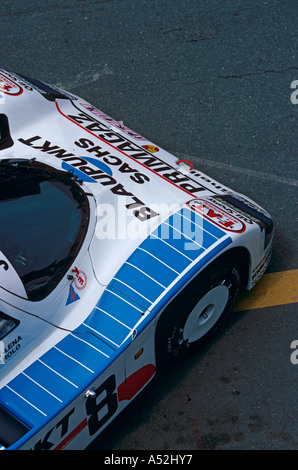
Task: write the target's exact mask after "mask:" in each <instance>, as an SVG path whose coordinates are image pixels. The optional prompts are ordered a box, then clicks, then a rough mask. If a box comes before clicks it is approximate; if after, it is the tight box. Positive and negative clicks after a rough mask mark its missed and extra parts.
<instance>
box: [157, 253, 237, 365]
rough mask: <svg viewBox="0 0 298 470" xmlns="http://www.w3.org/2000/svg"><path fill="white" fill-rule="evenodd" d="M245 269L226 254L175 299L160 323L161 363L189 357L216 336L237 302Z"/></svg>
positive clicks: (159, 359)
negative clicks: (212, 336)
mask: <svg viewBox="0 0 298 470" xmlns="http://www.w3.org/2000/svg"><path fill="white" fill-rule="evenodd" d="M242 268H243V265H242V263H241V260H240V259H238V260H237V259H236V258H234V259H233V258H232V259H231V257H229V256H225V255H224V256H223V257H222V258H221V259H220V260H218V261H215V262H213V263H211V264H210V265H209V266H208V267H207V268H205V269H204V270H203V271H202V272H201V273H200V274H198V275H197V276H196V278H195V279H193V280H192V281H191V282H190V283H189V284H188V285H187V286H186V287H185V288H184V289H183V291H182V292H180V293H179V294H178V295H177V296H176V297H175V298H174V299H173V300H172V302H171V303H170V304H169V305H168V306H167V307H166V308H165V310H164V311H163V313H162V314H161V317H160V319H159V321H158V324H157V329H156V356H157V357H156V361H157V364H160V365H162V364H165V363H168V362H169V360H171V359H172V360H173V359H176V358H181V357H185V356H186V355H188V354H190V353H191V352H193V350H194V349H196V348H197V347H198V346H199V345H202V343H203V342H205V341H207V340H208V339H209V337H210V336H211V335H213V334H214V332H215V331H216V330H217V329H218V327H219V326H220V325H221V323H222V321H223V320H224V319H225V317H226V315H227V314H228V313H229V311H230V310H231V307H232V305H233V303H234V302H235V299H236V297H237V294H238V292H239V290H240V286H241V278H242Z"/></svg>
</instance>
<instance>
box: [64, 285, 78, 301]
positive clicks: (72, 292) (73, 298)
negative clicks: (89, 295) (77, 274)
mask: <svg viewBox="0 0 298 470" xmlns="http://www.w3.org/2000/svg"><path fill="white" fill-rule="evenodd" d="M77 300H80V296H79V295H78V294H77V293H76V291H75V289H74V287H73V286H69V293H68V297H67V301H66V305H70V304H73V303H74V302H76V301H77Z"/></svg>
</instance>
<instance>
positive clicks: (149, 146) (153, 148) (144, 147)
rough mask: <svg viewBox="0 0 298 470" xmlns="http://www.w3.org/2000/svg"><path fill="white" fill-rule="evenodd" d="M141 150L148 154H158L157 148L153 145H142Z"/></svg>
mask: <svg viewBox="0 0 298 470" xmlns="http://www.w3.org/2000/svg"><path fill="white" fill-rule="evenodd" d="M142 147H143V149H145V150H148V152H151V153H155V152H159V148H158V147H155V145H142Z"/></svg>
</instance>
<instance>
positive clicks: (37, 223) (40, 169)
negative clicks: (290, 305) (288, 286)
mask: <svg viewBox="0 0 298 470" xmlns="http://www.w3.org/2000/svg"><path fill="white" fill-rule="evenodd" d="M0 181H1V185H0V214H1V227H0V363H1V364H0V447H1V448H2V449H34V450H35V449H36V450H41V449H46V450H49V449H64V448H67V449H83V448H86V447H87V446H88V444H90V443H91V442H92V440H94V438H96V437H97V436H98V435H99V433H100V432H101V431H102V430H103V429H104V428H105V427H106V426H107V425H108V424H109V423H110V422H111V421H112V420H113V419H114V418H115V417H116V416H117V415H118V414H119V412H120V411H121V410H123V409H124V408H125V407H126V406H127V405H128V404H129V403H130V402H131V400H132V399H133V398H134V397H135V396H136V395H138V394H139V392H140V391H141V390H142V389H143V388H144V387H145V386H146V385H147V384H148V383H149V382H150V380H151V379H152V378H153V377H154V375H155V372H156V368H157V367H158V366H159V364H161V363H162V362H163V361H166V360H167V361H174V360H175V358H176V357H177V356H179V355H182V354H185V353H188V352H190V351H191V350H192V349H193V348H194V347H197V345H198V344H200V342H201V341H202V340H203V339H204V341H205V339H206V338H208V336H209V335H211V334H212V333H213V332H214V329H215V328H217V326H218V324H219V322H220V321H221V320H222V319H223V318H224V316H225V315H226V313H227V312H228V311H229V309H230V308H231V305H232V303H233V302H234V300H235V297H236V295H237V293H238V291H239V289H240V287H241V285H243V286H244V287H245V288H247V289H251V288H252V287H253V286H254V284H255V283H256V282H257V281H258V279H259V278H260V277H261V275H262V274H263V272H264V271H265V269H266V267H267V265H268V262H269V258H270V254H271V248H272V236H273V224H272V220H271V218H270V215H269V214H268V213H267V212H266V211H265V210H264V209H262V208H261V207H259V206H258V205H257V204H255V203H254V202H252V201H251V200H249V199H247V198H246V197H244V196H243V195H241V194H239V193H236V192H234V191H233V190H231V189H229V188H227V187H225V186H223V185H221V184H220V183H218V182H217V181H214V180H213V179H212V178H210V177H209V176H206V175H205V174H203V173H202V172H201V171H200V170H197V169H195V168H193V166H192V164H191V163H189V162H185V161H179V160H178V159H177V158H176V157H174V156H173V155H171V154H170V153H168V152H166V151H164V150H163V149H161V148H159V147H158V146H156V145H155V144H153V143H152V142H150V141H148V140H146V139H145V138H144V137H142V136H141V135H138V134H137V133H135V132H133V131H131V130H130V129H129V128H127V127H126V126H124V125H123V123H122V122H118V121H115V120H114V119H112V118H110V117H109V116H107V115H106V114H104V113H103V112H101V111H100V110H99V109H97V108H95V107H94V106H92V105H91V104H89V103H88V102H86V101H85V100H83V99H81V98H79V97H77V96H73V95H71V94H69V93H67V92H65V91H63V90H60V89H58V88H56V87H52V86H49V85H46V84H44V83H42V82H40V81H38V80H35V79H32V78H29V77H27V76H23V75H19V74H16V73H10V72H6V71H4V70H1V71H0Z"/></svg>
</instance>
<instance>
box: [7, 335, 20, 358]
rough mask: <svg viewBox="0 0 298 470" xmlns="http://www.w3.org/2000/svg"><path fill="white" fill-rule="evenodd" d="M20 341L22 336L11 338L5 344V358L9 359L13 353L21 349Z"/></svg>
mask: <svg viewBox="0 0 298 470" xmlns="http://www.w3.org/2000/svg"><path fill="white" fill-rule="evenodd" d="M21 341H22V337H21V336H18V337H17V338H15V339H14V340H12V341H11V342H10V343H9V344H7V345H6V346H5V349H4V352H5V360H6V361H7V359H9V358H10V357H11V356H12V355H13V354H15V353H16V352H17V351H19V350H20V349H21Z"/></svg>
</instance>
